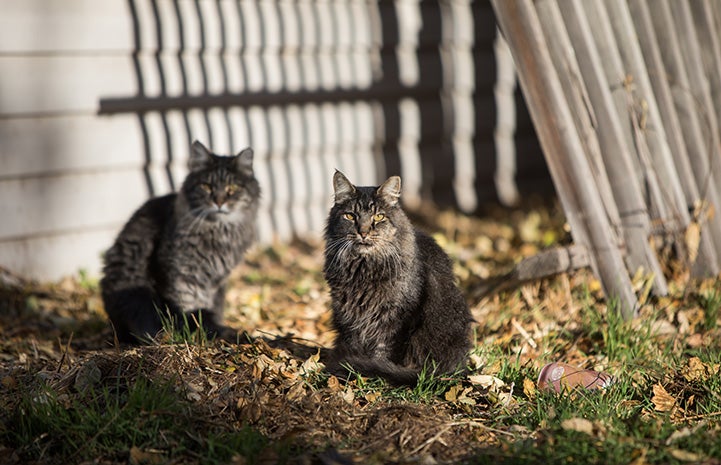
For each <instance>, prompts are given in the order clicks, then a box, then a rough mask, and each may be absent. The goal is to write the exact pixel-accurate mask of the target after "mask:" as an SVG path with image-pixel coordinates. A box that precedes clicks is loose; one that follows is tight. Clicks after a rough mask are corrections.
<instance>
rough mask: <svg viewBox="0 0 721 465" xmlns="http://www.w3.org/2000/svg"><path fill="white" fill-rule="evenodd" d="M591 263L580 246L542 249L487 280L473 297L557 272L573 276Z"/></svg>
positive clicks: (486, 294)
mask: <svg viewBox="0 0 721 465" xmlns="http://www.w3.org/2000/svg"><path fill="white" fill-rule="evenodd" d="M591 262H592V260H591V257H590V256H589V253H588V250H586V248H585V247H583V246H581V245H571V246H568V247H557V248H554V249H550V250H544V251H543V252H539V253H538V254H536V255H534V256H532V257H527V258H524V259H523V260H521V261H520V262H519V263H518V264H516V266H514V267H513V269H512V270H511V271H509V272H508V273H505V274H503V275H500V276H496V277H492V278H490V279H489V280H487V281H486V282H484V283H483V284H482V285H481V286H480V287H479V288H478V289H474V295H473V297H474V298H475V299H482V298H483V297H486V296H489V295H492V294H496V293H498V292H503V291H507V290H510V289H514V288H516V287H519V286H521V285H523V284H526V283H529V282H533V281H538V280H541V279H545V278H550V277H552V276H555V275H557V274H561V273H573V272H574V271H577V270H580V269H582V268H587V267H589V266H591Z"/></svg>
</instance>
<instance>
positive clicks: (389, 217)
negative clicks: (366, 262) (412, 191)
mask: <svg viewBox="0 0 721 465" xmlns="http://www.w3.org/2000/svg"><path fill="white" fill-rule="evenodd" d="M333 187H334V190H335V204H334V205H333V208H332V209H331V212H330V216H329V218H328V225H327V229H326V238H327V247H328V250H329V251H331V252H332V251H336V252H337V253H338V254H345V253H349V252H350V253H354V254H359V255H368V254H373V253H376V254H378V253H380V254H386V253H387V251H388V250H390V249H394V248H395V245H394V243H395V242H396V241H397V236H398V233H399V228H401V227H402V226H403V225H404V224H405V215H404V213H403V212H402V210H401V209H400V205H399V204H398V199H399V197H400V192H401V179H400V178H399V177H398V176H393V177H391V178H389V179H388V180H387V181H386V182H384V183H383V184H382V185H381V186H379V187H377V188H376V187H358V186H354V185H353V184H351V182H350V181H348V179H347V178H346V177H345V176H344V175H343V174H342V173H341V172H340V171H336V173H335V175H334V176H333Z"/></svg>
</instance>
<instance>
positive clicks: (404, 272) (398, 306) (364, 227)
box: [323, 171, 473, 385]
mask: <svg viewBox="0 0 721 465" xmlns="http://www.w3.org/2000/svg"><path fill="white" fill-rule="evenodd" d="M333 187H334V191H335V203H334V205H333V207H332V208H331V210H330V214H329V217H328V223H327V226H326V230H325V240H326V245H325V265H324V270H323V271H324V274H325V279H326V281H327V282H328V285H329V287H330V294H331V299H332V321H333V325H334V327H335V329H336V331H337V333H338V334H337V338H336V340H335V344H334V347H333V350H332V351H331V354H330V356H329V357H328V360H327V361H326V366H327V367H328V370H329V371H330V372H331V373H333V374H336V375H340V376H343V377H345V376H347V375H348V374H349V372H348V367H351V368H352V370H354V371H357V372H359V373H360V374H362V375H364V376H379V377H382V378H385V379H386V380H387V381H389V382H391V383H393V384H403V385H414V384H416V382H417V381H418V376H419V374H420V373H421V371H422V370H423V369H424V367H425V369H426V370H428V373H435V374H441V373H452V372H454V371H456V370H458V369H460V368H465V361H466V357H467V354H468V350H469V349H470V347H471V344H470V327H471V322H472V321H473V318H472V316H471V313H470V311H469V309H468V305H467V304H466V301H465V299H464V298H463V295H462V294H461V292H460V290H459V289H458V287H457V286H456V284H455V280H454V275H453V267H452V263H451V260H450V258H449V257H448V255H446V253H445V252H444V251H443V249H441V247H440V246H439V245H438V244H437V243H436V242H435V241H434V240H433V239H432V238H431V237H430V236H428V235H427V234H425V233H423V232H421V231H419V230H417V229H414V227H413V226H412V225H411V223H410V220H409V219H408V217H407V216H406V214H405V213H404V212H403V210H402V208H401V206H400V202H399V201H400V195H401V179H400V177H398V176H392V177H390V178H388V180H386V181H385V182H384V183H383V184H382V185H381V186H379V187H359V186H355V185H353V184H352V183H351V182H350V181H349V180H348V179H347V178H346V177H345V176H344V175H343V174H342V173H341V172H340V171H336V172H335V175H334V176H333Z"/></svg>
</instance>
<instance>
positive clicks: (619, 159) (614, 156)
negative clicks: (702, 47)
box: [555, 0, 668, 295]
mask: <svg viewBox="0 0 721 465" xmlns="http://www.w3.org/2000/svg"><path fill="white" fill-rule="evenodd" d="M555 7H556V9H557V10H559V14H563V16H564V18H565V23H566V29H567V31H568V34H569V46H570V41H572V43H573V44H574V45H575V47H576V49H577V53H575V57H576V58H577V59H578V66H579V73H580V74H581V75H582V76H580V77H579V78H581V77H582V78H583V81H584V82H585V84H586V88H587V91H588V97H589V100H590V103H591V105H592V108H593V110H594V114H595V115H596V119H597V131H598V134H599V135H598V141H599V146H600V147H599V152H600V153H599V154H598V156H599V157H601V158H602V162H603V163H604V166H605V172H606V173H608V175H607V178H608V179H609V182H610V185H611V189H612V192H613V194H614V196H613V197H614V200H615V205H617V206H618V211H619V215H620V221H621V226H622V228H623V233H624V236H625V238H626V243H627V246H628V247H627V253H628V264H629V268H630V269H631V271H635V270H637V269H638V268H642V269H644V270H645V271H646V272H650V273H652V274H653V276H654V292H655V293H656V294H657V295H665V294H667V293H668V286H667V284H666V279H665V278H664V276H663V271H662V270H661V266H660V264H659V262H658V258H657V257H656V254H655V252H654V251H653V250H652V249H651V247H650V245H649V241H648V237H649V235H650V220H649V217H648V211H647V208H646V203H645V201H644V198H643V193H642V190H641V186H640V185H639V183H638V178H637V177H636V174H635V172H634V163H633V160H632V155H631V150H630V149H629V147H628V145H627V143H626V139H625V137H624V134H623V129H622V125H621V121H620V119H619V114H618V113H617V112H616V107H615V106H614V102H613V99H612V96H611V91H610V84H609V82H608V80H607V79H606V75H605V73H604V70H603V69H604V68H603V62H602V61H601V57H600V55H599V53H598V48H597V46H596V44H595V42H594V40H593V37H592V36H591V33H590V26H589V24H588V23H589V21H588V18H587V17H586V14H585V12H584V10H583V8H582V5H581V2H580V0H574V1H572V2H566V3H564V8H563V10H560V9H559V8H558V3H556V4H555ZM624 116H625V115H624Z"/></svg>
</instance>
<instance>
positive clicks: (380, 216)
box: [373, 213, 386, 223]
mask: <svg viewBox="0 0 721 465" xmlns="http://www.w3.org/2000/svg"><path fill="white" fill-rule="evenodd" d="M385 219H386V215H385V214H383V213H376V214H375V215H373V221H375V222H376V223H379V222H381V221H383V220H385Z"/></svg>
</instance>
